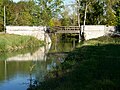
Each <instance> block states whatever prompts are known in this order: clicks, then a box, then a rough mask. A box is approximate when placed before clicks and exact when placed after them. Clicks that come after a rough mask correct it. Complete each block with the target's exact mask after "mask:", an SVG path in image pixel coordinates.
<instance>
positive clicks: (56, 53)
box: [0, 42, 75, 90]
mask: <svg viewBox="0 0 120 90" xmlns="http://www.w3.org/2000/svg"><path fill="white" fill-rule="evenodd" d="M74 44H75V43H74ZM73 48H74V45H73V43H65V42H63V43H61V42H56V43H55V44H52V46H51V45H50V44H49V45H46V46H43V47H37V48H32V49H24V50H19V51H15V52H11V53H2V54H1V55H0V90H9V89H11V90H26V89H27V88H28V87H29V88H31V87H32V86H33V85H36V84H37V82H38V81H39V82H42V81H44V76H45V75H46V74H47V72H49V71H51V70H52V69H53V68H54V67H56V65H58V64H59V63H61V62H63V61H64V59H65V57H66V55H67V52H69V51H71V50H72V49H73ZM48 51H49V53H48Z"/></svg>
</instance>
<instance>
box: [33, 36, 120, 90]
mask: <svg viewBox="0 0 120 90" xmlns="http://www.w3.org/2000/svg"><path fill="white" fill-rule="evenodd" d="M119 52H120V38H112V37H106V36H104V37H100V38H97V39H93V40H89V41H86V42H84V44H83V45H78V47H77V48H76V49H75V50H74V51H72V52H71V53H70V54H69V55H68V57H67V58H66V60H65V62H63V63H62V64H61V65H60V66H58V68H59V69H58V70H57V74H58V75H57V77H53V78H49V79H47V80H46V81H45V82H43V83H41V85H40V86H39V87H37V88H35V90H119V89H120V53H119ZM60 72H62V73H63V74H61V73H60ZM49 75H50V74H49Z"/></svg>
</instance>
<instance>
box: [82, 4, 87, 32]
mask: <svg viewBox="0 0 120 90" xmlns="http://www.w3.org/2000/svg"><path fill="white" fill-rule="evenodd" d="M86 14H87V4H86V5H85V13H84V24H83V32H82V33H84V31H85V22H86Z"/></svg>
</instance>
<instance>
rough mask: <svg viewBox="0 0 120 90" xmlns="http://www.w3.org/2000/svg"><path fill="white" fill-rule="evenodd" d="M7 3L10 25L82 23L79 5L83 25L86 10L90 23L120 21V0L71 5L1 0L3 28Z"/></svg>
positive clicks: (43, 0)
mask: <svg viewBox="0 0 120 90" xmlns="http://www.w3.org/2000/svg"><path fill="white" fill-rule="evenodd" d="M78 2H79V5H78ZM4 6H5V7H6V25H16V26H17V25H19V26H23V25H28V26H39V25H45V26H60V25H62V26H69V25H78V18H77V17H78V16H77V10H78V9H79V13H80V24H81V25H83V22H84V19H85V18H84V17H85V12H86V21H85V22H86V24H87V25H101V24H102V25H103V24H104V25H120V0H76V2H74V3H73V4H71V5H69V6H68V5H64V3H63V0H27V1H19V2H17V3H15V2H13V1H12V0H0V30H3V23H4V22H3V18H4ZM86 7H87V8H86Z"/></svg>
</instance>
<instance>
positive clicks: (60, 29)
mask: <svg viewBox="0 0 120 90" xmlns="http://www.w3.org/2000/svg"><path fill="white" fill-rule="evenodd" d="M52 31H53V32H54V33H78V34H79V33H80V27H79V26H55V27H52Z"/></svg>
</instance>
